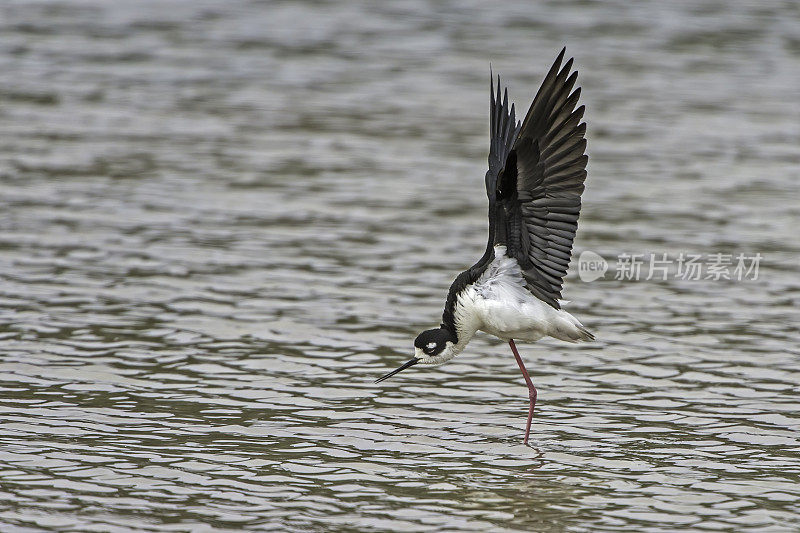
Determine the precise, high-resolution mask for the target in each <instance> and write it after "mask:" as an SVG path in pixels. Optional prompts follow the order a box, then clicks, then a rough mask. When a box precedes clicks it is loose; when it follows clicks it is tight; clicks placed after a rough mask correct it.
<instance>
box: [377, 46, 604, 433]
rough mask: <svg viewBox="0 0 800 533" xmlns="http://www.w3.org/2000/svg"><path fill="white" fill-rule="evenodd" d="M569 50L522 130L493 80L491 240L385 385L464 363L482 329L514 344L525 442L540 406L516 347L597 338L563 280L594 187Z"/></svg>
mask: <svg viewBox="0 0 800 533" xmlns="http://www.w3.org/2000/svg"><path fill="white" fill-rule="evenodd" d="M565 51H566V49H564V50H561V53H560V54H559V55H558V58H556V61H555V63H554V64H553V66H552V67H551V68H550V71H549V72H548V73H547V75H546V76H545V78H544V81H543V82H542V86H541V87H540V88H539V91H538V92H537V93H536V96H535V97H534V99H533V103H532V104H531V107H530V109H529V110H528V113H527V115H526V116H525V120H523V121H522V124H520V123H519V121H517V120H516V117H515V114H514V106H513V104H512V105H511V107H509V105H508V89H506V90H504V91H503V93H502V97H501V91H500V78H499V77H498V78H497V92H496V93H495V90H494V80H493V77H492V80H491V82H490V111H491V119H490V128H491V142H490V144H489V170H488V172H486V193H487V194H488V196H489V242H488V244H487V245H486V252H485V253H484V254H483V257H481V258H480V259H479V260H478V262H477V263H475V264H474V265H473V266H471V267H470V268H469V269H468V270H465V271H464V272H462V273H461V274H459V275H458V277H456V279H455V281H454V282H453V284H452V285H451V286H450V292H449V293H448V294H447V301H446V303H445V306H444V313H443V315H442V323H441V326H440V327H439V328H436V329H430V330H427V331H423V332H422V333H420V334H419V336H418V337H417V338H416V340H415V341H414V358H413V359H411V360H410V361H408V362H407V363H405V364H404V365H403V366H401V367H400V368H398V369H397V370H394V371H392V372H389V373H388V374H386V375H385V376H383V377H381V378H379V379H378V380H377V381H376V383H377V382H380V381H383V380H385V379H387V378H389V377H391V376H393V375H395V374H397V373H398V372H400V371H401V370H405V369H406V368H409V367H411V366H413V365H416V364H427V365H437V364H441V363H444V362H445V361H448V360H450V359H452V358H453V357H455V356H456V355H457V354H458V353H460V352H461V351H462V350H463V349H464V348H465V347H466V346H467V343H468V342H469V341H470V339H472V337H473V336H474V335H475V333H476V332H477V331H484V332H486V333H489V334H491V335H494V336H496V337H499V338H500V339H502V340H504V341H507V342H508V344H509V345H510V346H511V351H512V352H513V353H514V357H515V358H516V360H517V364H518V365H519V368H520V370H521V371H522V375H523V376H524V378H525V382H526V383H527V385H528V390H529V397H530V408H529V410H528V423H527V425H526V427H525V444H527V443H528V436H529V434H530V429H531V419H532V418H533V408H534V406H535V405H536V388H535V387H534V386H533V383H532V382H531V379H530V376H529V375H528V372H527V370H525V365H524V364H523V363H522V359H521V358H520V356H519V353H518V352H517V348H516V346H515V344H514V339H516V340H522V341H536V340H539V339H541V338H542V337H547V336H550V337H555V338H556V339H561V340H564V341H568V342H578V341H589V340H593V339H594V337H593V336H592V334H591V333H590V332H589V331H588V330H587V329H586V328H585V327H584V326H583V325H582V324H581V323H580V322H579V321H578V319H576V318H575V317H573V316H572V315H571V314H569V313H568V312H566V311H565V310H563V309H562V308H561V301H560V298H561V286H562V280H563V278H564V276H565V275H566V273H567V267H568V266H569V261H570V257H571V254H572V241H573V239H574V238H575V231H576V230H577V227H578V215H579V214H580V210H581V193H582V192H583V188H584V181H585V179H586V162H587V159H588V158H587V156H586V154H585V150H586V139H585V138H584V135H585V133H586V124H585V123H584V122H581V119H582V118H583V112H584V106H580V107H577V108H576V105H577V103H578V98H579V97H580V93H581V89H580V87H578V88H577V89H575V90H574V91H573V87H574V86H575V81H576V79H577V77H578V73H577V71H575V72H573V71H572V63H573V60H572V59H569V60H568V61H567V62H566V63H565V64H564V65H563V67H562V65H561V63H562V61H563V59H564V53H565Z"/></svg>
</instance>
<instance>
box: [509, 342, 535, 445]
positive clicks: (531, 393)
mask: <svg viewBox="0 0 800 533" xmlns="http://www.w3.org/2000/svg"><path fill="white" fill-rule="evenodd" d="M508 345H509V346H511V351H512V352H514V357H516V358H517V364H518V365H519V369H520V370H521V371H522V377H524V378H525V383H527V384H528V397H529V398H530V400H531V407H530V410H528V424H527V425H526V426H525V444H526V445H527V444H528V435H529V434H530V432H531V420H533V408H534V407H535V406H536V387H534V386H533V383H532V382H531V377H530V376H529V375H528V371H527V370H525V365H524V364H522V358H521V357H520V356H519V352H517V347H516V345H515V344H514V339H511V340H510V341H508Z"/></svg>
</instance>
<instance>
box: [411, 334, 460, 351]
mask: <svg viewBox="0 0 800 533" xmlns="http://www.w3.org/2000/svg"><path fill="white" fill-rule="evenodd" d="M448 341H449V342H452V343H455V342H456V341H455V338H454V335H453V334H452V333H451V332H450V330H449V329H445V328H436V329H429V330H427V331H423V332H422V333H420V334H419V335H417V338H416V339H414V348H419V349H420V350H422V353H423V354H424V355H425V356H427V357H436V356H437V355H439V354H440V353H442V350H444V349H445V348H446V347H447V342H448Z"/></svg>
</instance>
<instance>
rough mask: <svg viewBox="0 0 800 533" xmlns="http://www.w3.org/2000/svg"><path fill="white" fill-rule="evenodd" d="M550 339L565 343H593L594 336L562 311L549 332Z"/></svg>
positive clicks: (576, 320)
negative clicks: (553, 338)
mask: <svg viewBox="0 0 800 533" xmlns="http://www.w3.org/2000/svg"><path fill="white" fill-rule="evenodd" d="M550 336H551V337H555V338H556V339H560V340H562V341H567V342H579V341H593V340H594V335H592V332H591V331H589V330H588V329H586V327H585V326H584V325H583V324H581V323H580V321H579V320H578V319H577V318H575V317H574V316H572V315H571V314H569V313H567V312H566V311H564V310H563V309H562V310H560V311H559V313H558V318H557V319H556V320H555V321H554V324H553V326H552V327H551V332H550Z"/></svg>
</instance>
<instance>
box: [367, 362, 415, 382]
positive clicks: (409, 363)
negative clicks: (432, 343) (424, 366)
mask: <svg viewBox="0 0 800 533" xmlns="http://www.w3.org/2000/svg"><path fill="white" fill-rule="evenodd" d="M417 363H419V359H417V358H416V357H415V358H414V359H412V360H411V361H409V362H407V363H406V364H404V365H403V366H401V367H400V368H398V369H397V370H392V371H391V372H389V373H388V374H386V375H385V376H381V377H379V378H378V379H376V380H375V383H380V382H381V381H383V380H384V379H389V378H390V377H392V376H394V375H395V374H397V373H398V372H400V371H401V370H405V369H406V368H408V367H410V366H414V365H416V364H417Z"/></svg>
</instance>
